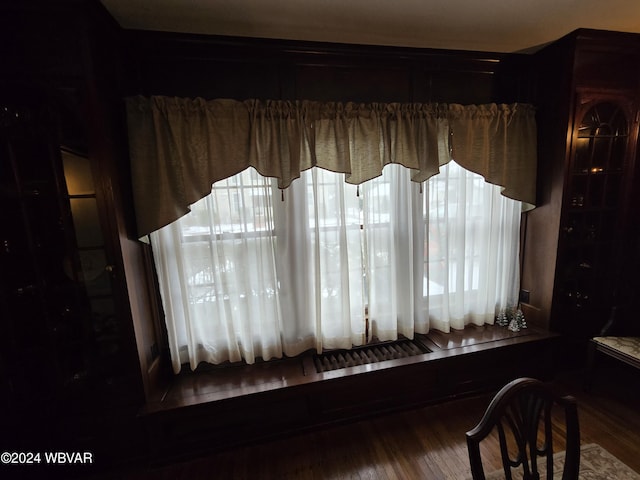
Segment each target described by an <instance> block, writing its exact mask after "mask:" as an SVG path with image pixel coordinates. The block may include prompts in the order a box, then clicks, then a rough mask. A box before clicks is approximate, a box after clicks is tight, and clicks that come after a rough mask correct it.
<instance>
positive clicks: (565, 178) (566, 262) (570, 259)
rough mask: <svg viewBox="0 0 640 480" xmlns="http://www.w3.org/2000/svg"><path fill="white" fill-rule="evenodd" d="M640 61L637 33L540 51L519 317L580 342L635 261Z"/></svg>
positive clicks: (573, 40) (579, 35)
mask: <svg viewBox="0 0 640 480" xmlns="http://www.w3.org/2000/svg"><path fill="white" fill-rule="evenodd" d="M639 60H640V39H639V38H638V37H637V36H634V35H627V34H617V33H612V32H598V31H591V30H578V31H576V32H574V33H572V34H571V35H568V36H567V37H565V38H563V39H561V40H560V41H558V42H556V43H555V44H552V45H550V46H548V47H547V48H545V49H543V50H541V51H540V52H539V53H537V54H536V71H537V72H538V73H537V75H538V85H539V90H538V94H537V105H538V108H539V110H538V131H539V142H538V145H539V152H538V153H539V172H538V175H539V199H538V202H539V208H537V209H535V210H533V211H531V212H530V213H528V214H526V217H525V225H526V234H525V242H524V245H525V247H524V251H523V255H524V257H523V272H522V288H523V289H524V290H527V291H529V292H530V293H529V301H528V303H527V304H526V305H525V311H528V312H529V313H530V316H531V317H532V318H533V319H534V321H535V323H537V324H539V325H541V326H544V327H546V328H549V329H551V330H554V331H557V332H560V333H563V334H565V335H566V338H567V339H569V340H570V341H572V342H574V343H575V344H578V345H580V344H582V345H583V344H584V341H585V340H586V339H588V338H589V337H591V336H594V335H596V334H597V333H598V332H599V330H600V329H601V328H602V326H603V325H604V323H605V322H606V320H607V317H608V313H609V311H610V309H611V307H612V305H614V304H615V303H616V302H619V301H621V298H620V297H621V295H622V290H623V289H625V288H626V286H625V282H626V279H625V278H624V275H623V270H624V269H625V264H627V263H628V262H629V260H630V259H631V258H633V252H632V251H630V249H629V238H630V235H631V232H632V227H633V217H632V209H631V208H630V205H631V203H632V198H633V195H634V193H633V179H634V177H635V176H637V174H636V173H635V172H636V167H635V163H636V160H635V159H636V146H637V140H638V104H639V101H640V68H639V67H638V65H639V64H640V63H639ZM578 361H580V359H578Z"/></svg>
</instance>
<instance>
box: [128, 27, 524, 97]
mask: <svg viewBox="0 0 640 480" xmlns="http://www.w3.org/2000/svg"><path fill="white" fill-rule="evenodd" d="M124 33H125V48H124V51H125V52H126V54H127V55H128V65H129V75H128V78H129V79H130V82H129V84H128V85H127V93H128V94H129V95H135V94H143V95H168V96H184V97H204V98H234V99H237V100H243V99H247V98H260V99H282V100H319V101H340V102H350V101H351V102H421V103H423V102H448V103H463V104H473V103H490V102H499V103H512V102H529V101H530V100H531V98H532V97H531V92H532V90H533V89H532V85H533V83H532V82H533V78H534V77H533V76H532V75H531V67H530V64H531V62H530V56H528V55H519V54H499V53H495V54H494V53H486V52H464V51H446V50H434V49H418V48H400V47H381V46H363V45H344V44H327V43H314V42H293V41H284V40H266V39H248V38H232V37H218V36H201V35H183V34H173V33H158V32H141V31H126V32H124Z"/></svg>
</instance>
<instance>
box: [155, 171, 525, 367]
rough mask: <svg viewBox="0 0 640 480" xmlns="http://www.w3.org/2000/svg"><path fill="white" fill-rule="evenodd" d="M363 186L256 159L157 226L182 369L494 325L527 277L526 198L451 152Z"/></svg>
mask: <svg viewBox="0 0 640 480" xmlns="http://www.w3.org/2000/svg"><path fill="white" fill-rule="evenodd" d="M410 175H411V172H410V170H409V169H407V168H405V167H402V166H400V165H388V166H387V167H385V168H384V170H383V172H382V175H381V176H379V177H377V178H375V179H373V180H370V181H368V182H365V183H364V184H362V185H360V186H359V187H356V186H354V185H350V184H348V183H345V181H344V174H339V173H334V172H329V171H326V170H322V169H318V168H313V169H309V170H306V171H304V172H302V175H301V177H300V178H299V179H297V180H295V181H294V182H293V183H292V184H291V186H290V187H289V188H288V189H286V190H284V191H281V190H279V189H278V187H277V184H276V183H275V181H274V180H272V179H267V178H264V177H262V176H260V175H259V174H258V173H257V172H256V171H255V170H253V169H247V170H245V171H244V172H242V173H240V174H238V175H235V176H233V177H231V178H229V179H227V180H223V181H220V182H217V183H215V184H214V185H213V187H212V191H211V194H210V195H209V196H207V197H205V198H204V199H202V200H200V201H199V202H197V203H196V204H194V205H192V208H191V213H190V214H188V215H186V216H184V217H182V218H181V219H179V220H178V221H176V222H173V223H171V224H170V225H168V226H166V227H164V228H162V229H160V230H159V231H157V232H154V233H152V235H151V239H152V245H153V250H154V256H155V260H156V267H157V270H158V276H159V283H160V288H161V294H162V299H163V305H164V309H165V315H166V321H167V327H168V332H169V340H170V348H171V353H172V361H173V368H174V371H176V372H178V371H179V370H180V368H181V365H182V364H184V363H188V364H190V367H191V368H192V369H193V368H195V367H196V366H197V365H198V363H200V362H202V361H205V362H211V363H221V362H224V361H232V362H233V361H238V360H241V359H244V360H245V361H246V362H248V363H253V362H254V361H255V360H256V358H263V359H265V360H267V359H270V358H274V357H275V358H278V357H281V356H282V355H283V354H284V355H288V356H292V355H297V354H299V353H301V352H303V351H305V350H308V349H316V350H317V351H321V350H322V349H327V348H350V347H352V346H355V345H361V344H363V343H365V342H366V340H367V338H366V317H367V316H368V318H369V325H370V331H369V334H370V335H371V336H375V337H376V338H377V339H379V340H392V339H396V338H398V336H399V335H404V336H406V337H409V338H411V337H413V335H414V332H418V333H426V332H428V331H429V328H437V329H440V330H443V331H449V329H451V328H456V329H459V328H463V327H464V325H466V324H468V323H475V324H483V323H485V322H486V323H493V320H494V317H495V313H496V310H497V309H499V308H501V307H505V306H508V305H514V304H515V300H516V295H517V288H518V281H517V280H518V241H519V220H520V210H521V207H520V202H517V201H515V200H511V199H508V198H506V197H503V196H502V195H500V188H499V187H496V186H494V185H490V184H488V183H486V182H485V181H484V179H483V178H482V177H480V176H478V175H475V174H473V173H471V172H467V171H465V170H464V169H462V168H461V167H459V166H457V165H456V164H455V163H453V162H450V163H449V164H447V165H446V166H444V167H442V172H441V174H439V175H437V176H435V177H432V178H431V179H429V180H428V181H427V182H425V183H424V184H422V186H421V185H420V184H416V183H415V182H412V181H411V179H410Z"/></svg>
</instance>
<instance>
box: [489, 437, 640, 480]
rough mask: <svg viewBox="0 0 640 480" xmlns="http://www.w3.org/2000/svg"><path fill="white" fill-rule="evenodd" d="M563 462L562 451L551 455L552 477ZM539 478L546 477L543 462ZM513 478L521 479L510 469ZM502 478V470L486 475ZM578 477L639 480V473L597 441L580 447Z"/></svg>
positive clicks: (559, 472)
mask: <svg viewBox="0 0 640 480" xmlns="http://www.w3.org/2000/svg"><path fill="white" fill-rule="evenodd" d="M563 464H564V452H558V453H556V454H555V455H554V456H553V472H554V475H553V478H554V480H555V479H561V478H562V467H563ZM538 470H539V472H540V478H541V479H545V478H547V468H546V465H545V464H544V461H543V463H542V464H540V463H539V464H538ZM512 474H513V478H514V480H515V479H521V478H522V474H521V473H520V472H516V471H515V470H514V471H512ZM503 478H504V472H503V471H502V470H497V471H495V472H491V473H489V474H488V475H486V479H487V480H498V479H503ZM579 478H580V479H583V480H609V479H612V480H640V474H638V473H636V472H634V471H633V470H631V468H629V467H628V466H626V465H625V464H624V463H622V462H621V461H620V460H618V459H617V458H616V457H614V456H613V455H611V454H610V453H609V452H607V451H606V450H605V449H604V448H602V447H601V446H600V445H598V444H597V443H589V444H587V445H582V446H581V447H580V477H579Z"/></svg>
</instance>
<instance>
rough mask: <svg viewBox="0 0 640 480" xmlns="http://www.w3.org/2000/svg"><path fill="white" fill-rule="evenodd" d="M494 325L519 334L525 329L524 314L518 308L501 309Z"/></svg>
mask: <svg viewBox="0 0 640 480" xmlns="http://www.w3.org/2000/svg"><path fill="white" fill-rule="evenodd" d="M496 324H497V325H499V326H501V327H507V328H508V329H509V330H511V331H512V332H519V331H520V330H522V329H523V328H527V321H526V320H525V318H524V313H522V310H520V309H519V308H513V307H509V308H503V309H501V310H500V312H499V313H498V316H497V317H496Z"/></svg>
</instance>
